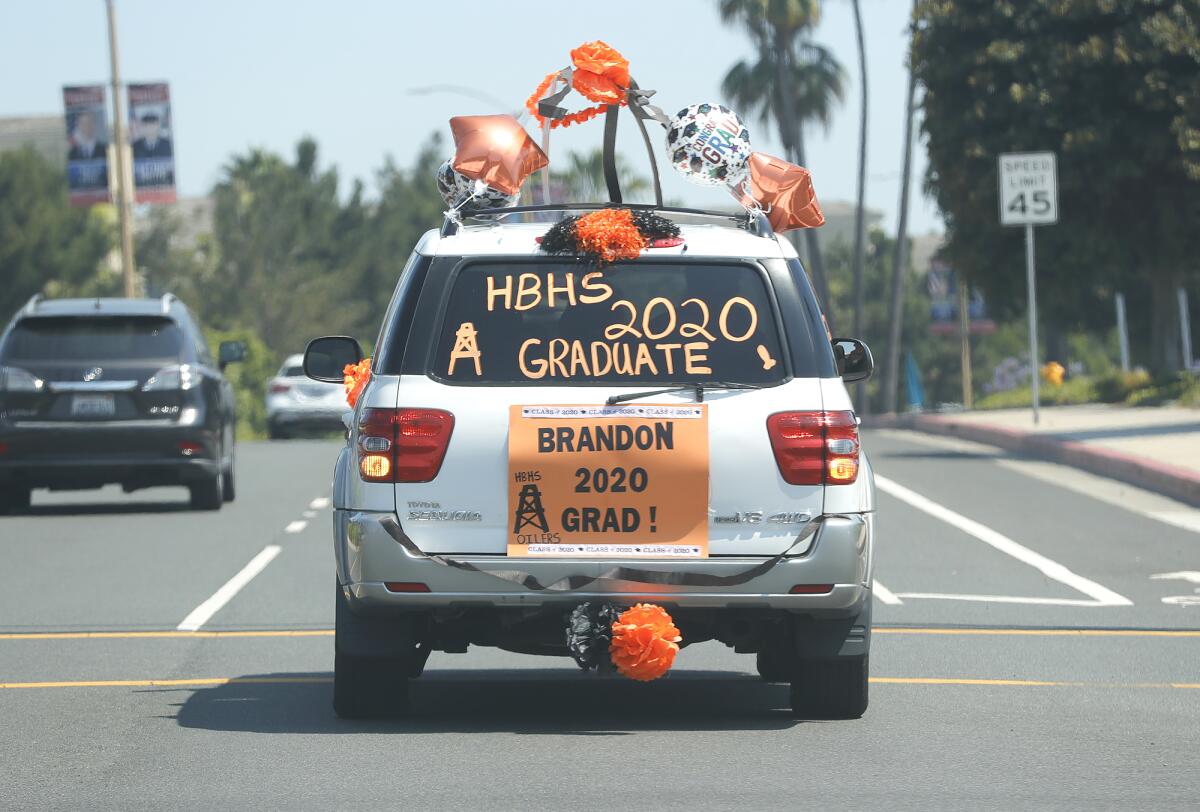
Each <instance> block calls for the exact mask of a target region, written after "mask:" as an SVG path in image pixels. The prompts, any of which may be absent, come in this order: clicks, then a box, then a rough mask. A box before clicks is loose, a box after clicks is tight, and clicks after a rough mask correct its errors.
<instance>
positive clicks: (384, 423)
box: [358, 408, 454, 482]
mask: <svg viewBox="0 0 1200 812" xmlns="http://www.w3.org/2000/svg"><path fill="white" fill-rule="evenodd" d="M453 431H454V415H452V414H450V412H447V411H443V410H441V409H412V408H399V409H363V411H362V416H361V417H360V418H359V421H358V473H359V476H361V477H362V479H363V481H365V482H430V481H432V480H433V479H434V477H436V476H437V475H438V471H440V470H441V468H442V460H444V459H445V458H446V449H447V448H448V447H449V445H450V435H451V433H453Z"/></svg>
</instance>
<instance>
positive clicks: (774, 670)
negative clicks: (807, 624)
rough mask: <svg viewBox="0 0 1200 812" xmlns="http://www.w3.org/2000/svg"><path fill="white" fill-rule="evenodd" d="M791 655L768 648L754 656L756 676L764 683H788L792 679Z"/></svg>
mask: <svg viewBox="0 0 1200 812" xmlns="http://www.w3.org/2000/svg"><path fill="white" fill-rule="evenodd" d="M793 661H794V660H793V655H792V654H791V652H783V651H780V650H779V649H777V648H768V649H764V650H763V651H760V652H758V654H757V655H755V665H756V666H757V667H758V675H759V676H760V677H762V678H763V681H764V682H789V681H791V679H792V663H793Z"/></svg>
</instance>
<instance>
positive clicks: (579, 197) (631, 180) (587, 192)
mask: <svg viewBox="0 0 1200 812" xmlns="http://www.w3.org/2000/svg"><path fill="white" fill-rule="evenodd" d="M616 162H617V179H618V180H619V181H620V183H621V196H622V198H623V199H624V200H625V201H626V202H636V201H637V198H638V197H639V196H642V195H645V194H647V193H648V192H649V191H650V181H648V180H646V178H644V177H642V176H641V175H639V174H637V173H636V172H634V171H633V170H632V169H631V168H630V167H629V164H627V163H626V162H625V160H624V159H623V158H622V157H621V156H620V155H617V156H616ZM563 164H565V168H564V169H562V170H561V171H558V172H552V173H551V174H550V182H551V183H552V184H555V185H556V186H557V188H558V189H559V194H561V195H564V196H565V197H564V199H565V200H569V201H571V202H573V203H586V202H591V201H595V200H607V199H608V184H607V183H605V181H604V150H602V149H599V148H597V149H594V150H592V151H590V152H584V153H579V152H572V153H570V154H569V155H567V156H566V160H565V161H563Z"/></svg>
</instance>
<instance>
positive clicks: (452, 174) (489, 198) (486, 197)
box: [437, 158, 519, 214]
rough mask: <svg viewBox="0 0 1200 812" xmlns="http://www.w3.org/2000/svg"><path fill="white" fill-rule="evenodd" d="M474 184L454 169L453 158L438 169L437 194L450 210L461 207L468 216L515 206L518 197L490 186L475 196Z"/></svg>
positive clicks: (448, 159)
mask: <svg viewBox="0 0 1200 812" xmlns="http://www.w3.org/2000/svg"><path fill="white" fill-rule="evenodd" d="M475 183H476V182H475V181H474V180H472V179H471V178H468V177H467V176H466V175H464V174H463V173H461V172H459V171H458V170H456V169H455V168H454V159H453V158H447V159H446V161H445V162H444V163H443V164H442V165H441V167H439V168H438V171H437V187H438V192H439V193H440V194H441V195H442V200H444V201H446V205H447V206H449V207H450V208H452V209H454V208H458V207H460V206H461V207H462V208H461V211H463V212H464V213H466V214H470V213H471V212H473V211H478V210H479V209H502V208H507V207H508V206H514V205H516V203H517V196H518V195H515V194H514V195H506V194H504V192H501V191H500V190H499V189H493V188H492V187H491V186H485V187H484V188H483V191H482V192H480V193H479V194H475V189H476V186H475ZM518 194H519V193H518Z"/></svg>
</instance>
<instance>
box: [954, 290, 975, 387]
mask: <svg viewBox="0 0 1200 812" xmlns="http://www.w3.org/2000/svg"><path fill="white" fill-rule="evenodd" d="M969 293H970V292H969V291H968V290H967V281H966V280H965V279H963V278H962V275H961V274H960V275H959V277H958V335H959V341H960V342H961V347H960V351H961V353H962V399H963V408H964V409H973V408H975V390H974V383H973V382H972V380H971V301H970V299H971V297H970V295H969Z"/></svg>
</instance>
